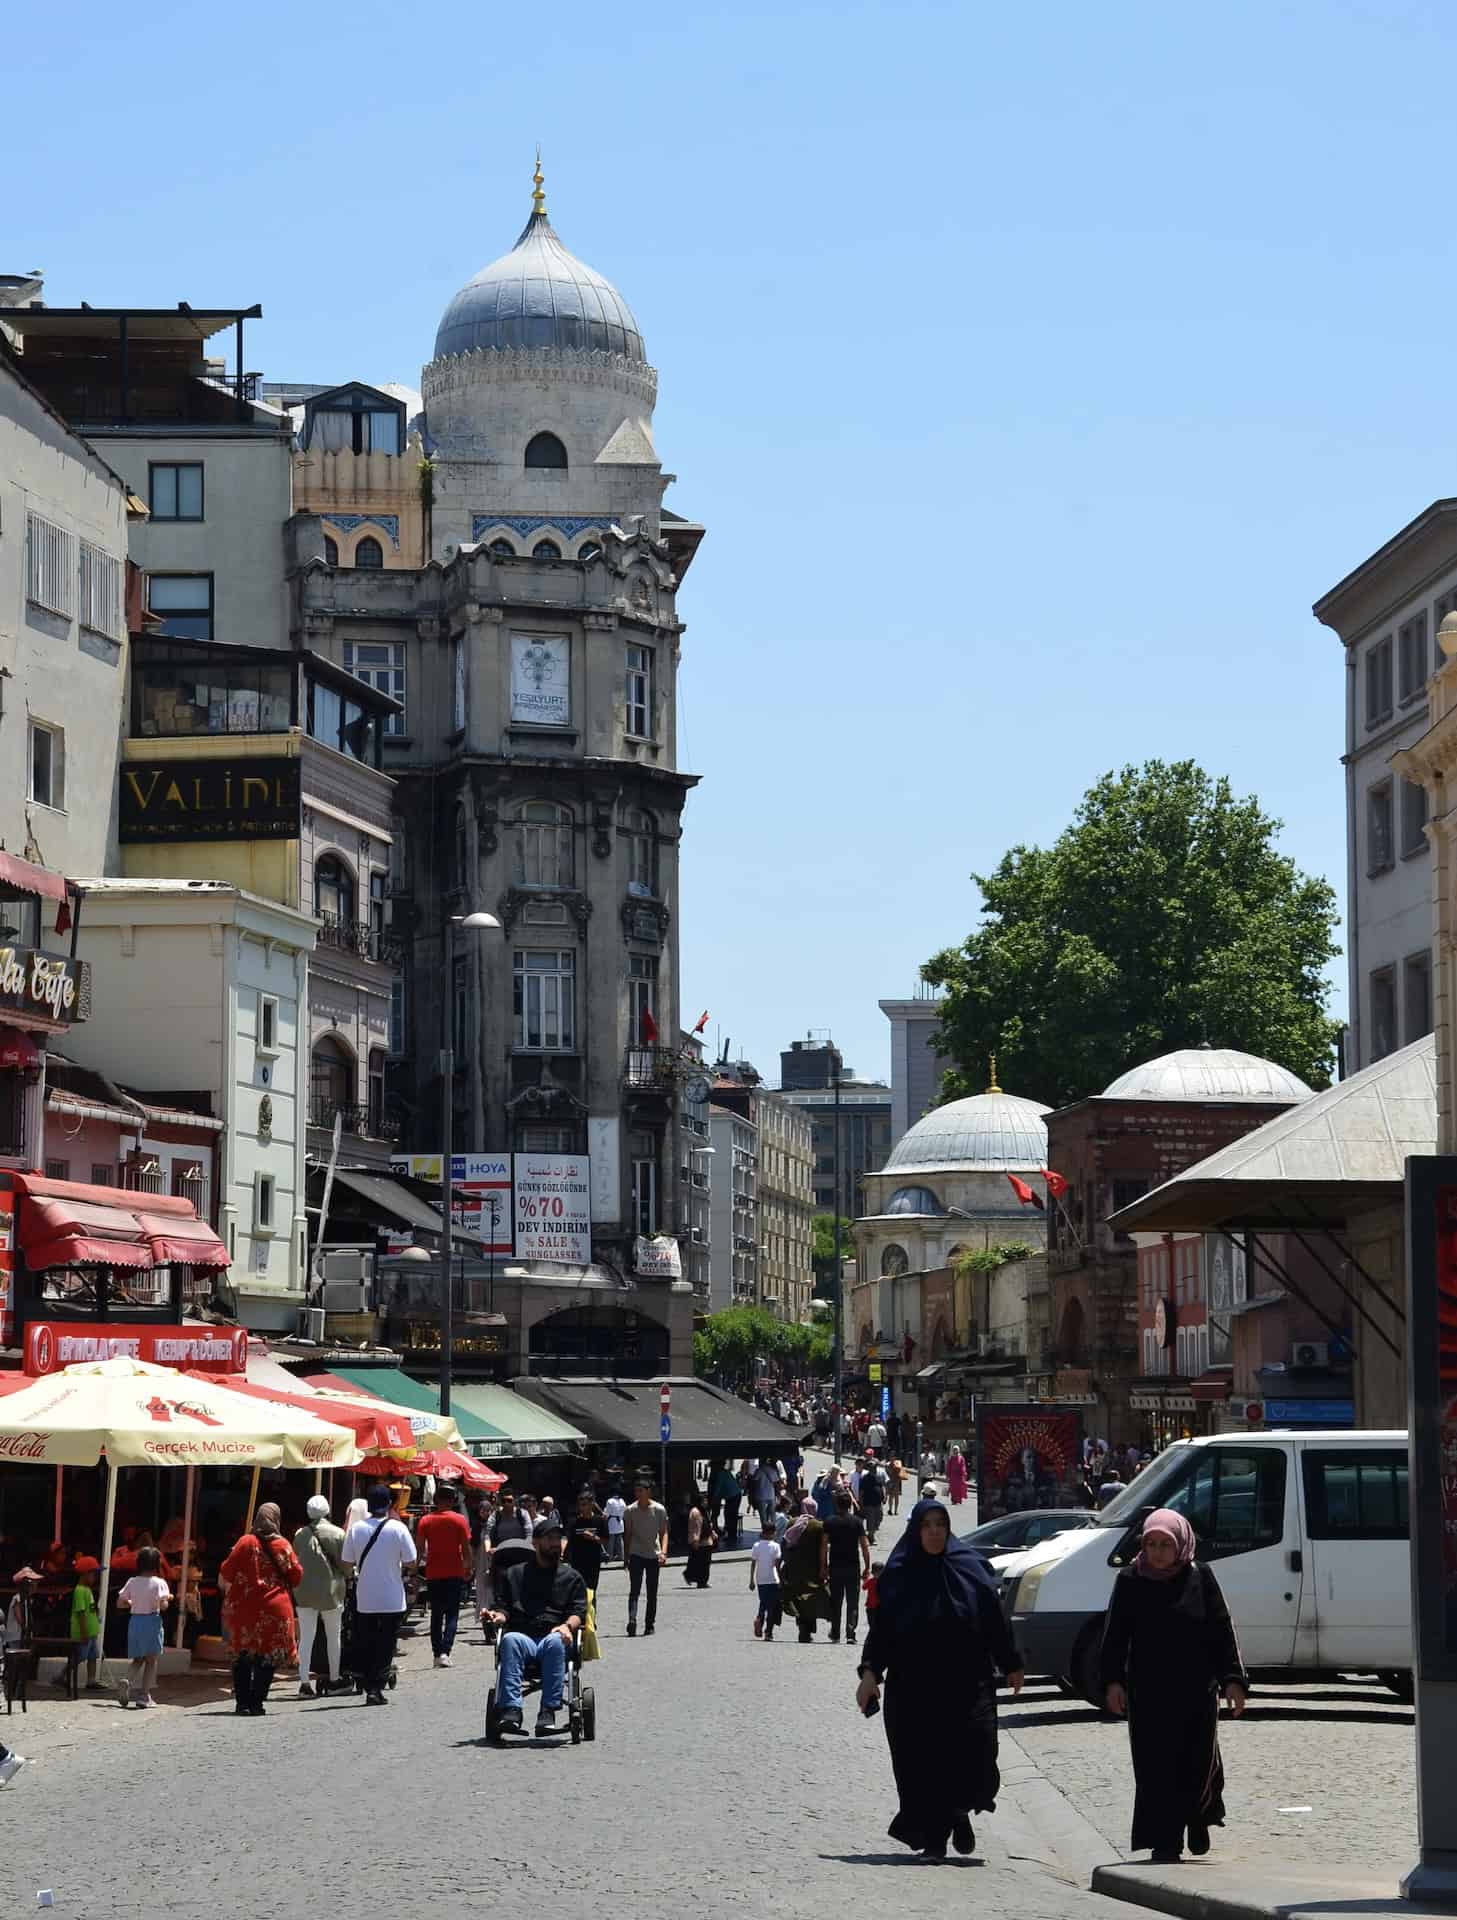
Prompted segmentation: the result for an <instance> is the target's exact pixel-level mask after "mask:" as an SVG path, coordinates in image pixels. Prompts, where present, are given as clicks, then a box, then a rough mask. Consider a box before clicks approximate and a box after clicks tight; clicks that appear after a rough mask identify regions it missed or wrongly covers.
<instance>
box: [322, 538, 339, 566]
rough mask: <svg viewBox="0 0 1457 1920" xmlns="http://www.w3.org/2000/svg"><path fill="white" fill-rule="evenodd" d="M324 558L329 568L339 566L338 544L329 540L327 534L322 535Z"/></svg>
mask: <svg viewBox="0 0 1457 1920" xmlns="http://www.w3.org/2000/svg"><path fill="white" fill-rule="evenodd" d="M324 558H325V559H326V560H327V561H328V563H329V565H330V566H331V567H337V566H338V564H339V542H338V541H337V540H332V539H330V537H329V535H328V534H327V533H326V534H325V535H324Z"/></svg>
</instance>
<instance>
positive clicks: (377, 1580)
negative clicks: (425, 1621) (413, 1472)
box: [343, 1486, 415, 1707]
mask: <svg viewBox="0 0 1457 1920" xmlns="http://www.w3.org/2000/svg"><path fill="white" fill-rule="evenodd" d="M343 1558H344V1564H345V1566H346V1567H353V1568H354V1570H355V1579H354V1608H355V1613H354V1623H355V1631H356V1633H357V1634H358V1636H359V1651H358V1656H357V1659H358V1665H359V1668H360V1670H361V1672H362V1673H363V1675H364V1704H365V1705H366V1706H367V1707H383V1706H386V1705H388V1702H387V1701H386V1699H385V1692H384V1690H385V1686H386V1684H387V1682H388V1680H389V1674H390V1664H391V1662H392V1661H393V1660H394V1657H395V1637H396V1635H397V1634H398V1633H399V1630H400V1622H401V1621H402V1620H403V1619H404V1617H405V1582H404V1579H403V1577H402V1575H403V1571H404V1569H405V1568H406V1567H413V1566H414V1564H415V1542H414V1539H413V1537H412V1536H411V1533H410V1529H409V1528H408V1527H407V1526H406V1525H405V1523H404V1522H403V1521H402V1520H396V1519H393V1518H392V1517H391V1514H390V1490H389V1488H388V1487H384V1486H375V1487H371V1488H370V1490H369V1518H368V1519H367V1520H356V1521H355V1522H354V1525H353V1526H352V1527H351V1528H350V1529H349V1531H348V1533H347V1534H346V1535H345V1536H344V1555H343Z"/></svg>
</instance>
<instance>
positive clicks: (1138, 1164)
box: [1029, 1047, 1311, 1442]
mask: <svg viewBox="0 0 1457 1920" xmlns="http://www.w3.org/2000/svg"><path fill="white" fill-rule="evenodd" d="M1310 1092H1311V1089H1310V1088H1309V1087H1307V1086H1306V1085H1305V1083H1304V1081H1303V1080H1300V1079H1298V1078H1297V1077H1296V1076H1295V1075H1294V1074H1293V1073H1289V1072H1287V1071H1286V1070H1285V1068H1283V1067H1279V1066H1276V1065H1275V1063H1274V1062H1273V1061H1270V1060H1261V1059H1257V1058H1256V1057H1255V1056H1254V1055H1252V1054H1247V1053H1237V1052H1234V1051H1233V1050H1231V1049H1224V1048H1221V1049H1214V1048H1209V1047H1198V1048H1188V1049H1185V1050H1184V1051H1182V1052H1178V1053H1171V1054H1167V1055H1165V1056H1163V1057H1162V1058H1160V1059H1157V1060H1151V1061H1148V1062H1146V1063H1145V1064H1144V1065H1142V1066H1139V1067H1135V1068H1133V1069H1132V1070H1131V1071H1130V1072H1128V1073H1125V1074H1122V1075H1120V1076H1119V1078H1118V1079H1116V1080H1115V1081H1114V1082H1113V1083H1112V1085H1111V1086H1109V1087H1108V1088H1107V1089H1106V1090H1105V1091H1104V1092H1103V1093H1101V1094H1097V1095H1094V1096H1092V1097H1090V1098H1088V1099H1086V1100H1079V1101H1076V1102H1074V1104H1073V1105H1072V1106H1069V1107H1064V1108H1062V1109H1061V1110H1060V1111H1059V1112H1057V1113H1050V1114H1048V1115H1047V1151H1048V1162H1047V1164H1048V1165H1049V1167H1051V1168H1052V1169H1053V1170H1054V1171H1055V1172H1057V1173H1060V1174H1061V1175H1062V1177H1063V1178H1064V1179H1065V1180H1066V1181H1067V1183H1068V1190H1067V1193H1066V1194H1065V1195H1064V1196H1063V1198H1062V1199H1061V1201H1059V1202H1058V1203H1057V1204H1056V1205H1054V1206H1053V1207H1052V1209H1051V1213H1050V1217H1049V1220H1048V1256H1047V1265H1048V1275H1049V1281H1050V1286H1051V1294H1052V1302H1051V1320H1050V1324H1051V1329H1052V1337H1051V1346H1050V1350H1045V1351H1044V1353H1043V1354H1042V1355H1041V1356H1040V1361H1041V1364H1040V1368H1039V1369H1038V1370H1037V1377H1036V1385H1037V1387H1038V1389H1039V1390H1040V1391H1041V1392H1042V1393H1044V1394H1045V1395H1046V1396H1047V1397H1049V1398H1052V1399H1072V1400H1082V1401H1088V1402H1091V1405H1090V1410H1089V1424H1090V1425H1091V1426H1093V1427H1094V1428H1095V1429H1096V1430H1097V1431H1099V1432H1100V1433H1103V1434H1104V1435H1105V1436H1106V1437H1107V1438H1109V1439H1110V1440H1113V1441H1115V1442H1126V1441H1134V1440H1143V1439H1145V1438H1148V1437H1149V1425H1150V1423H1149V1420H1148V1417H1147V1416H1148V1415H1149V1414H1150V1413H1151V1412H1152V1411H1155V1409H1154V1408H1153V1407H1152V1406H1151V1405H1140V1406H1139V1407H1137V1408H1135V1407H1134V1406H1133V1405H1132V1396H1133V1395H1134V1393H1135V1390H1136V1386H1135V1383H1136V1382H1137V1381H1138V1378H1139V1375H1140V1372H1141V1370H1142V1368H1143V1366H1144V1352H1145V1348H1144V1342H1143V1334H1144V1332H1145V1331H1147V1330H1148V1329H1145V1328H1144V1327H1143V1325H1142V1324H1141V1320H1140V1291H1139V1277H1140V1276H1139V1265H1138V1262H1139V1252H1138V1248H1137V1245H1136V1244H1135V1242H1134V1240H1133V1239H1132V1237H1131V1236H1130V1235H1128V1234H1126V1233H1116V1232H1114V1230H1113V1229H1112V1228H1111V1227H1110V1226H1109V1225H1108V1219H1109V1216H1110V1215H1111V1214H1114V1213H1117V1212H1118V1211H1119V1209H1120V1208H1123V1207H1126V1206H1130V1205H1131V1204H1132V1203H1133V1202H1134V1201H1135V1200H1137V1199H1138V1198H1139V1197H1140V1196H1141V1195H1142V1194H1145V1193H1147V1192H1148V1191H1149V1189H1150V1188H1152V1187H1156V1186H1159V1185H1161V1184H1162V1183H1163V1182H1164V1181H1165V1180H1171V1179H1172V1178H1173V1177H1174V1176H1175V1175H1176V1174H1178V1173H1181V1172H1182V1171H1183V1170H1184V1169H1185V1168H1186V1167H1189V1166H1192V1165H1193V1164H1194V1162H1195V1161H1198V1160H1203V1159H1205V1158H1206V1157H1207V1156H1208V1155H1209V1154H1212V1153H1216V1152H1218V1151H1219V1149H1220V1148H1221V1147H1225V1146H1228V1145H1229V1144H1230V1143H1231V1142H1232V1141H1235V1140H1238V1139H1240V1138H1242V1137H1243V1135H1245V1134H1247V1133H1250V1132H1252V1131H1253V1130H1254V1129H1255V1128H1256V1127H1259V1126H1263V1125H1264V1123H1265V1122H1266V1121H1267V1120H1271V1119H1273V1118H1274V1117H1275V1116H1276V1115H1277V1114H1280V1113H1283V1112H1284V1111H1285V1110H1286V1109H1287V1108H1289V1107H1291V1106H1293V1105H1295V1104H1296V1103H1297V1102H1298V1101H1301V1100H1306V1099H1309V1097H1310ZM1178 1257H1179V1258H1180V1259H1181V1260H1182V1261H1183V1263H1184V1264H1183V1267H1181V1268H1180V1270H1179V1274H1178V1275H1175V1274H1174V1272H1173V1269H1172V1266H1171V1269H1170V1278H1171V1280H1172V1281H1173V1282H1174V1283H1175V1293H1177V1281H1178V1279H1179V1278H1182V1279H1183V1281H1184V1286H1185V1293H1186V1296H1190V1297H1189V1298H1188V1300H1187V1304H1188V1306H1189V1308H1190V1311H1191V1319H1190V1321H1189V1322H1188V1323H1187V1324H1186V1332H1185V1349H1186V1353H1187V1342H1188V1337H1189V1334H1190V1332H1192V1333H1193V1334H1194V1338H1195V1342H1196V1345H1195V1354H1196V1357H1197V1354H1198V1351H1199V1347H1198V1339H1199V1334H1198V1326H1199V1324H1201V1317H1202V1310H1203V1308H1204V1305H1205V1303H1204V1302H1203V1300H1202V1298H1200V1299H1197V1300H1196V1299H1194V1298H1193V1297H1192V1295H1193V1294H1194V1292H1195V1291H1196V1290H1197V1291H1198V1293H1200V1294H1201V1295H1202V1292H1203V1283H1202V1272H1203V1269H1202V1264H1200V1263H1197V1262H1196V1264H1195V1270H1194V1272H1193V1273H1192V1274H1191V1273H1189V1272H1187V1271H1186V1269H1187V1268H1188V1265H1189V1255H1188V1254H1187V1253H1185V1254H1182V1255H1179V1256H1178ZM1162 1297H1163V1298H1164V1299H1165V1300H1167V1299H1168V1297H1169V1295H1168V1294H1167V1293H1165V1294H1164V1295H1163V1296H1162ZM1154 1312H1156V1307H1153V1308H1150V1314H1153V1313H1154ZM1169 1319H1170V1316H1169V1313H1168V1310H1167V1308H1166V1310H1165V1317H1164V1328H1165V1333H1167V1330H1168V1325H1169ZM1151 1324H1152V1323H1151V1322H1150V1326H1151ZM1206 1337H1207V1335H1206ZM1038 1358H1039V1356H1029V1374H1031V1373H1033V1364H1032V1363H1033V1362H1034V1361H1035V1360H1036V1359H1038ZM1176 1358H1177V1350H1176ZM1185 1397H1189V1396H1185V1395H1183V1394H1182V1393H1179V1394H1171V1393H1170V1391H1169V1390H1168V1389H1165V1388H1162V1387H1159V1386H1154V1385H1150V1386H1146V1387H1145V1388H1144V1389H1143V1390H1142V1391H1140V1392H1138V1398H1139V1400H1140V1401H1141V1402H1151V1401H1152V1400H1153V1399H1156V1398H1157V1399H1159V1400H1160V1406H1159V1408H1158V1409H1157V1411H1160V1412H1169V1413H1174V1412H1182V1411H1185V1409H1184V1408H1182V1407H1174V1406H1172V1405H1168V1404H1166V1403H1167V1402H1168V1401H1169V1400H1170V1399H1174V1398H1177V1399H1182V1398H1185ZM1190 1404H1191V1405H1192V1404H1193V1403H1192V1398H1191V1397H1190Z"/></svg>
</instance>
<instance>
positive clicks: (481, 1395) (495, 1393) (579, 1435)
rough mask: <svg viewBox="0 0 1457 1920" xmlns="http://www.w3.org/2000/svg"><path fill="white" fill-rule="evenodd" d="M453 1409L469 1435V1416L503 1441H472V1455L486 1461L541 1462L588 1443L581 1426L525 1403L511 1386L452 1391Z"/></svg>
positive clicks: (468, 1386) (474, 1385)
mask: <svg viewBox="0 0 1457 1920" xmlns="http://www.w3.org/2000/svg"><path fill="white" fill-rule="evenodd" d="M450 1410H451V1412H452V1413H453V1414H454V1415H455V1417H456V1420H457V1421H458V1422H459V1425H460V1430H461V1432H462V1433H465V1432H466V1425H465V1422H466V1417H467V1415H469V1416H470V1418H471V1419H472V1420H474V1421H477V1422H479V1423H480V1424H481V1425H482V1426H484V1427H485V1428H487V1429H488V1430H489V1431H491V1432H493V1433H499V1434H502V1435H503V1436H504V1438H502V1439H500V1440H489V1441H477V1440H476V1439H475V1438H474V1436H472V1438H471V1452H472V1453H473V1454H476V1455H478V1456H479V1457H480V1458H481V1459H483V1460H502V1459H517V1460H521V1459H540V1458H544V1457H546V1456H547V1455H551V1454H564V1453H577V1452H579V1451H580V1450H581V1449H582V1448H583V1447H585V1446H586V1444H587V1436H586V1434H585V1433H583V1432H582V1430H581V1428H580V1427H574V1426H573V1425H572V1424H571V1422H570V1421H568V1420H563V1419H562V1417H561V1416H560V1414H556V1413H551V1412H549V1411H548V1409H547V1408H545V1407H538V1406H536V1405H534V1404H533V1403H532V1402H531V1401H530V1400H525V1399H523V1398H522V1396H521V1395H520V1394H519V1393H513V1392H512V1391H511V1389H510V1388H509V1387H491V1386H484V1385H482V1384H480V1383H479V1382H473V1383H467V1384H465V1385H461V1384H459V1383H457V1384H456V1385H455V1386H453V1387H452V1388H451V1389H450Z"/></svg>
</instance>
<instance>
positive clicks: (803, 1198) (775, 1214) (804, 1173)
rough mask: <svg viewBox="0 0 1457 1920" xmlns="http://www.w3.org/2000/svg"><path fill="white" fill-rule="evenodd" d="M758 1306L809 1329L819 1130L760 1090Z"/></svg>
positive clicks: (799, 1112) (756, 1108)
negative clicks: (816, 1144)
mask: <svg viewBox="0 0 1457 1920" xmlns="http://www.w3.org/2000/svg"><path fill="white" fill-rule="evenodd" d="M754 1112H755V1117H756V1119H757V1120H758V1123H759V1301H760V1304H761V1305H762V1306H765V1307H768V1308H769V1310H770V1311H771V1312H772V1313H775V1314H777V1315H778V1317H779V1318H780V1319H781V1320H786V1321H788V1322H790V1323H791V1324H792V1325H798V1324H802V1323H807V1322H808V1320H809V1317H810V1300H811V1299H812V1297H813V1295H814V1129H813V1127H812V1125H811V1123H810V1120H809V1116H808V1115H807V1114H805V1113H804V1112H803V1111H802V1110H801V1109H800V1108H798V1107H795V1106H792V1105H791V1104H790V1103H789V1102H788V1101H787V1100H783V1099H781V1098H780V1096H779V1095H778V1094H775V1093H770V1092H769V1091H767V1090H764V1089H761V1090H760V1092H759V1094H758V1096H757V1098H756V1100H755V1102H754Z"/></svg>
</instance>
